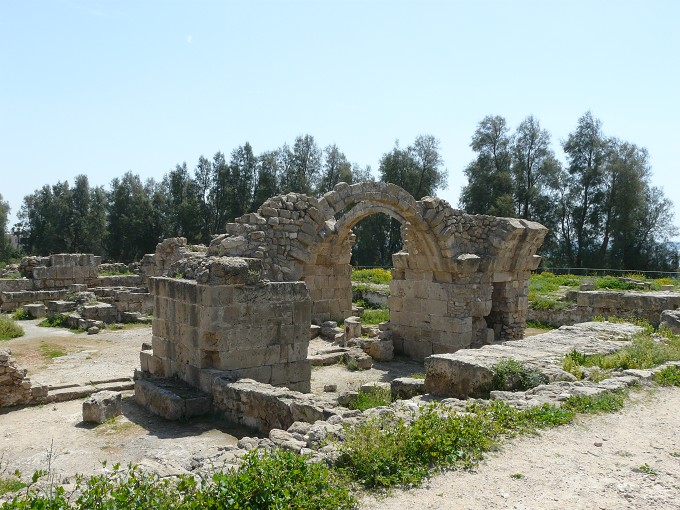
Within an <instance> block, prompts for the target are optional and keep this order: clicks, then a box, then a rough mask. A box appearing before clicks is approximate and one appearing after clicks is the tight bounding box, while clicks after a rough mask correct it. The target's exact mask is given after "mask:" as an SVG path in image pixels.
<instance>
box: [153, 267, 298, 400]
mask: <svg viewBox="0 0 680 510" xmlns="http://www.w3.org/2000/svg"><path fill="white" fill-rule="evenodd" d="M180 269H182V270H183V271H184V273H185V274H187V273H190V274H191V276H193V277H194V278H196V279H195V280H188V279H174V278H167V277H156V278H151V279H150V290H151V293H152V294H153V296H154V320H153V337H152V346H153V349H152V351H142V354H141V364H142V370H143V371H147V372H150V373H151V374H152V375H154V376H159V377H170V376H173V375H177V376H178V377H180V378H181V379H183V380H184V381H186V382H188V383H189V384H192V385H194V386H197V387H203V386H205V381H202V378H205V377H210V370H212V369H214V370H219V371H227V372H230V373H232V374H233V375H235V376H238V377H248V378H252V379H255V380H257V381H260V382H263V383H268V384H272V385H275V386H281V385H285V386H288V387H290V388H294V389H298V390H300V391H309V385H310V378H311V366H310V364H309V362H308V361H307V347H308V345H309V328H310V310H311V303H310V299H309V293H308V291H307V288H306V287H305V285H304V284H303V283H301V282H266V281H262V280H261V279H260V270H261V265H260V262H259V261H258V260H254V259H243V258H240V259H238V258H228V257H221V258H208V259H204V260H202V261H200V262H198V261H193V262H191V261H190V262H188V263H187V264H186V265H185V266H184V267H182V266H178V267H177V270H180Z"/></svg>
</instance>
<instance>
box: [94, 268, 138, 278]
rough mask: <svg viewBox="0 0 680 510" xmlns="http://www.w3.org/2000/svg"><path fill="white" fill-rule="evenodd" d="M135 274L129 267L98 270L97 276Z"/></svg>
mask: <svg viewBox="0 0 680 510" xmlns="http://www.w3.org/2000/svg"><path fill="white" fill-rule="evenodd" d="M134 274H136V273H135V272H134V271H132V270H130V269H120V270H117V271H100V272H99V276H129V275H134Z"/></svg>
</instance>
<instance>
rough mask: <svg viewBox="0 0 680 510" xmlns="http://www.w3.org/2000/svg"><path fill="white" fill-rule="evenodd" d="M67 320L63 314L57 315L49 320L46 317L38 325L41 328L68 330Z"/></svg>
mask: <svg viewBox="0 0 680 510" xmlns="http://www.w3.org/2000/svg"><path fill="white" fill-rule="evenodd" d="M67 321H68V318H67V316H66V315H64V314H63V313H58V314H56V315H55V316H54V317H52V318H51V319H50V318H49V317H48V318H46V319H43V320H42V321H40V322H39V323H38V326H40V327H42V328H68V322H67Z"/></svg>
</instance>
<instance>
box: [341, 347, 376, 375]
mask: <svg viewBox="0 0 680 510" xmlns="http://www.w3.org/2000/svg"><path fill="white" fill-rule="evenodd" d="M344 360H345V363H346V364H347V368H349V369H359V370H368V369H370V368H371V367H372V366H373V358H371V357H370V356H369V355H368V354H366V353H365V352H364V351H362V350H361V349H359V348H356V347H352V348H351V349H350V350H349V351H348V352H346V353H345V354H344Z"/></svg>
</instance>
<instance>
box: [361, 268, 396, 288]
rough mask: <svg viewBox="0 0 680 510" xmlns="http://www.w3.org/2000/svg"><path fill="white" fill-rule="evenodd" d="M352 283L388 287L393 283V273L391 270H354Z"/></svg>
mask: <svg viewBox="0 0 680 510" xmlns="http://www.w3.org/2000/svg"><path fill="white" fill-rule="evenodd" d="M352 281H353V282H360V283H375V284H378V285H386V284H388V283H390V282H391V281H392V271H390V270H389V269H381V268H374V269H353V270H352Z"/></svg>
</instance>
